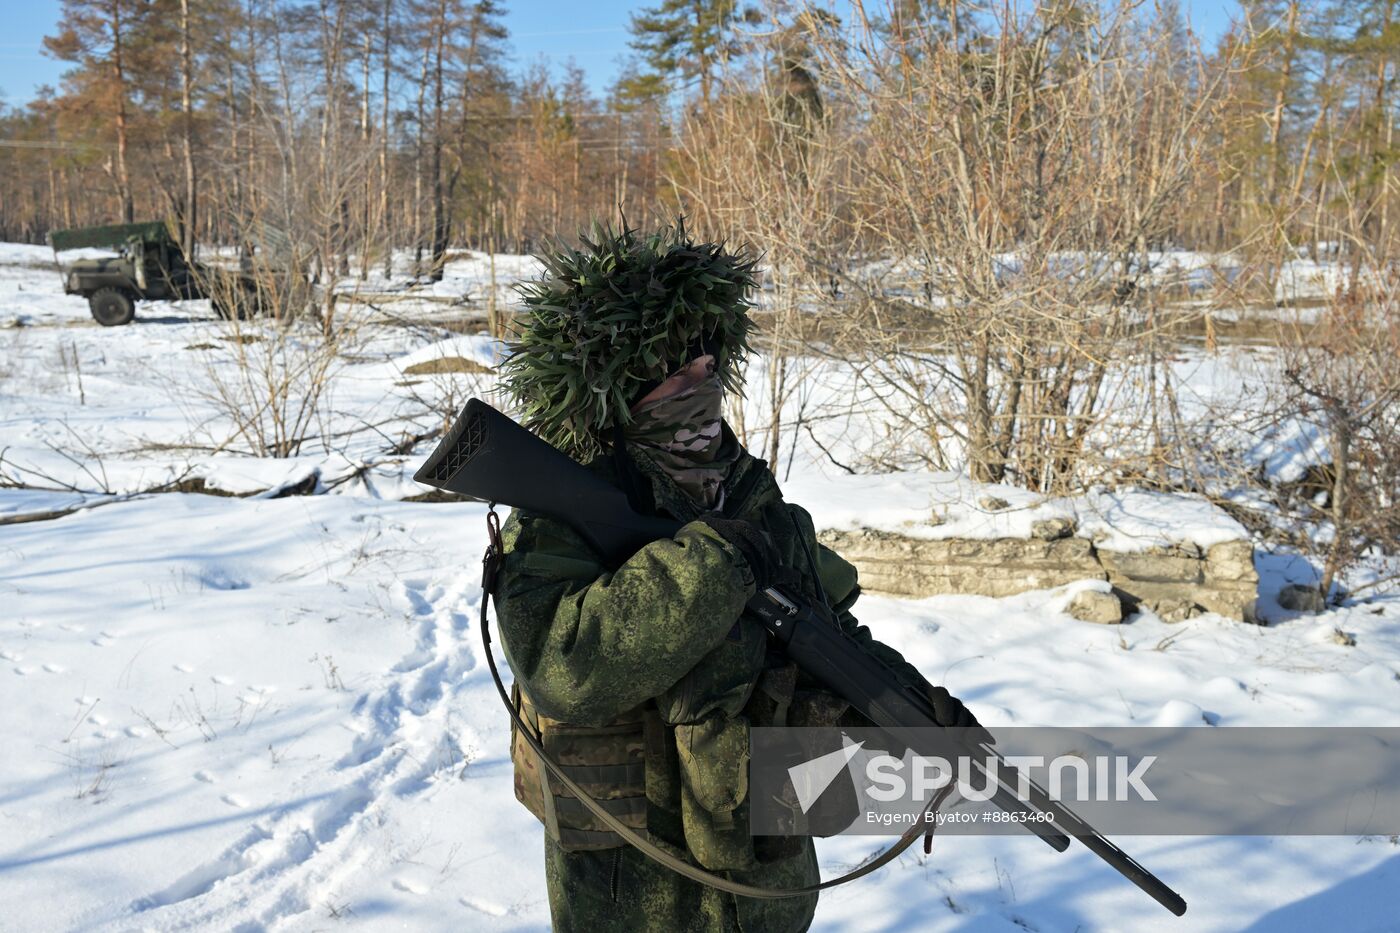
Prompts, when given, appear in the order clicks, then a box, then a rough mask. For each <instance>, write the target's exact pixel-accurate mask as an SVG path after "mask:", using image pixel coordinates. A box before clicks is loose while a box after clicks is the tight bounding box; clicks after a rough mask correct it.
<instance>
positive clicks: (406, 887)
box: [394, 878, 428, 894]
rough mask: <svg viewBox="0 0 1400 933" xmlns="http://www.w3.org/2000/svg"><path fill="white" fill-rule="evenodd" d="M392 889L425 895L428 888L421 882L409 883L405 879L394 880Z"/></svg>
mask: <svg viewBox="0 0 1400 933" xmlns="http://www.w3.org/2000/svg"><path fill="white" fill-rule="evenodd" d="M394 887H396V888H398V889H399V890H400V891H407V892H408V893H409V894H427V893H428V886H427V885H426V884H423V883H422V882H421V881H410V880H408V879H407V878H395V879H394Z"/></svg>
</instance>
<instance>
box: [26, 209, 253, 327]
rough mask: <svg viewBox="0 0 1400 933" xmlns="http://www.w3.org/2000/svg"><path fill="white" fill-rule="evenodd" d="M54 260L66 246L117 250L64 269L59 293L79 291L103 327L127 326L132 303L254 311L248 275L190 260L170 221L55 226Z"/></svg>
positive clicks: (224, 312)
mask: <svg viewBox="0 0 1400 933" xmlns="http://www.w3.org/2000/svg"><path fill="white" fill-rule="evenodd" d="M49 245H50V246H52V247H53V250H54V259H55V261H58V254H59V252H61V251H63V250H70V249H108V250H113V251H115V252H116V253H117V255H115V256H104V257H101V258H97V259H77V260H74V261H72V262H70V263H68V265H67V266H66V267H65V266H64V265H63V264H62V263H61V262H59V268H60V270H61V271H62V273H63V291H64V294H68V295H82V296H83V297H84V298H86V299H87V301H88V308H89V309H90V310H91V311H92V316H93V318H94V319H95V320H96V321H97V323H99V324H101V325H102V326H103V327H115V326H118V325H121V324H130V323H131V321H132V319H133V318H134V317H135V316H136V302H137V301H138V300H144V301H180V300H182V299H186V298H209V299H210V301H211V303H212V304H213V306H214V310H215V312H217V313H218V314H219V315H220V316H221V317H225V318H228V317H233V316H237V317H246V316H247V315H248V314H250V313H251V312H252V311H253V310H255V309H256V307H257V304H258V302H257V301H256V297H257V295H256V292H257V290H256V288H255V287H254V286H253V283H252V282H251V280H247V279H248V277H246V276H244V275H242V274H240V273H236V272H232V271H229V270H225V269H219V268H216V267H212V266H208V265H205V264H203V263H198V262H193V263H192V262H189V261H187V260H186V258H185V254H184V251H183V250H181V249H180V245H179V243H178V242H177V240H176V238H175V235H174V230H173V225H172V224H171V223H170V222H169V221H162V220H154V221H149V222H147V223H138V224H111V225H108V226H103V227H79V228H75V229H72V230H55V231H53V232H52V233H50V234H49Z"/></svg>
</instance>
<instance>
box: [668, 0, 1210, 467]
mask: <svg viewBox="0 0 1400 933" xmlns="http://www.w3.org/2000/svg"><path fill="white" fill-rule="evenodd" d="M990 6H994V7H995V8H990V7H984V5H981V4H959V5H957V6H956V8H951V9H950V19H949V21H948V24H947V26H946V28H942V27H937V26H935V25H934V24H932V23H906V24H905V28H902V29H901V30H899V31H897V32H896V33H893V34H891V33H889V32H888V31H885V32H879V31H877V30H876V29H875V28H874V27H873V26H872V25H871V22H870V20H869V19H867V18H866V15H865V11H864V8H863V6H862V5H860V4H857V5H856V13H857V18H858V20H859V21H860V22H862V23H863V25H864V31H863V32H862V33H861V34H859V35H858V36H857V37H856V39H855V41H854V42H847V41H846V40H844V39H843V38H842V37H841V36H840V35H839V34H838V33H836V32H835V31H834V30H831V29H827V28H823V25H822V23H821V22H820V21H819V20H815V19H805V20H804V19H802V18H799V19H798V21H797V25H796V26H793V27H790V28H788V29H787V30H784V31H782V32H779V33H777V34H776V36H777V37H776V38H773V39H771V40H770V41H771V42H772V43H773V47H774V51H773V53H772V55H771V56H770V59H769V68H768V69H767V71H766V72H765V75H766V77H764V78H763V80H762V81H761V82H759V83H758V84H757V85H755V86H754V88H753V89H752V90H751V91H750V92H748V94H747V95H745V94H742V93H740V94H735V95H731V96H730V98H729V104H728V106H729V107H730V112H725V111H724V110H722V109H720V108H722V107H723V106H724V105H725V102H724V101H723V100H722V101H721V102H720V104H718V105H715V106H712V107H711V108H709V109H708V110H705V111H703V112H702V113H701V114H700V115H699V116H698V117H696V118H695V119H694V120H693V121H692V126H691V127H690V128H689V133H690V138H691V139H692V140H693V143H691V144H688V145H687V147H686V149H685V154H686V155H687V156H688V157H689V160H690V163H689V165H688V166H687V165H686V164H685V163H684V162H682V168H683V169H686V168H688V169H689V171H688V172H685V173H684V179H683V180H684V181H685V182H686V184H687V185H688V186H687V187H682V186H678V187H681V190H682V193H683V194H685V195H687V196H688V197H689V198H690V199H691V201H693V202H694V203H695V204H697V205H702V206H703V211H704V212H705V214H706V215H707V216H711V215H712V216H713V217H714V218H715V219H716V220H717V221H718V222H720V223H721V224H723V225H724V229H728V230H737V231H739V232H740V234H741V235H742V236H745V237H749V238H751V239H752V240H753V241H754V242H755V243H757V244H758V245H760V246H762V247H763V248H764V249H765V250H766V253H767V257H768V271H767V275H768V276H769V278H770V281H769V283H768V289H767V292H766V298H767V299H768V303H769V304H770V305H771V306H772V307H773V309H774V315H773V320H772V322H771V326H770V333H771V335H772V337H773V353H774V366H773V368H772V372H771V373H770V382H772V383H773V384H774V385H775V386H778V387H779V388H782V386H783V385H784V383H783V377H784V369H783V367H782V359H783V358H784V356H785V354H786V352H787V351H785V349H784V342H783V338H784V337H785V336H786V335H787V334H788V333H790V332H792V331H794V330H795V331H797V332H798V333H799V334H801V332H802V331H803V330H804V329H805V330H806V331H808V333H810V332H811V326H810V324H808V323H805V322H804V321H803V318H802V316H800V315H799V314H797V311H798V310H799V309H802V308H804V307H806V308H811V307H815V306H817V305H818V304H824V305H827V306H828V307H829V308H830V309H833V310H839V311H842V312H844V317H845V325H846V326H844V327H838V326H837V324H836V323H834V321H833V318H832V316H831V315H828V316H826V319H825V320H824V321H823V324H822V327H823V328H824V330H823V331H822V332H821V333H820V334H819V335H815V336H817V337H818V339H819V341H820V343H821V344H822V346H823V347H824V348H826V349H828V350H829V351H831V352H839V353H840V354H841V355H842V356H843V357H844V358H845V359H846V360H847V361H848V362H849V363H850V365H851V366H852V368H853V369H854V370H855V371H856V372H858V373H859V374H860V378H861V379H862V381H863V387H864V390H865V393H866V394H867V395H868V396H869V397H870V398H872V399H874V400H875V402H876V405H877V406H882V407H883V408H884V409H885V413H886V414H887V415H888V416H889V417H888V420H889V421H890V422H891V423H892V424H894V425H896V426H897V427H898V428H899V430H896V431H895V432H894V433H893V434H891V435H890V437H889V439H888V444H889V445H890V446H891V449H887V450H882V451H879V450H877V451H871V456H872V458H873V459H877V460H880V461H883V462H885V463H887V464H894V465H897V464H899V463H901V462H903V463H908V462H910V461H912V462H915V463H924V464H927V465H931V466H935V467H947V466H951V465H955V464H956V463H963V464H966V466H967V468H968V469H969V471H970V472H971V474H972V475H973V476H974V477H975V478H977V479H979V480H984V481H1002V480H1010V481H1016V482H1020V483H1022V484H1025V485H1028V486H1030V487H1032V488H1038V489H1046V490H1059V489H1064V488H1066V487H1070V486H1074V485H1082V484H1083V483H1084V482H1086V481H1088V480H1090V479H1094V478H1098V477H1100V476H1102V475H1103V473H1104V471H1105V465H1104V464H1103V463H1102V462H1101V461H1100V460H1099V458H1098V456H1097V454H1098V451H1096V450H1095V447H1094V444H1095V439H1096V437H1100V436H1102V429H1103V428H1104V426H1105V425H1106V424H1107V423H1108V422H1109V421H1110V420H1111V421H1113V423H1114V425H1115V427H1117V426H1120V425H1121V426H1122V427H1124V428H1126V429H1130V430H1133V431H1136V432H1138V433H1139V434H1141V435H1142V436H1141V437H1140V438H1139V439H1138V440H1137V442H1136V447H1137V448H1138V449H1139V450H1145V451H1149V452H1151V451H1154V450H1156V449H1157V448H1160V447H1161V446H1163V445H1165V444H1167V443H1169V441H1170V438H1169V432H1168V431H1167V430H1166V425H1167V424H1168V423H1169V421H1170V415H1169V413H1165V412H1163V413H1161V415H1160V417H1158V411H1157V406H1161V405H1163V404H1164V403H1168V404H1169V394H1168V393H1165V392H1128V391H1126V390H1125V380H1124V379H1122V378H1121V374H1122V372H1123V371H1124V369H1125V368H1128V367H1145V368H1147V369H1149V370H1158V375H1157V376H1156V377H1155V378H1158V379H1162V378H1165V372H1164V370H1163V368H1162V357H1163V355H1164V354H1163V348H1162V347H1163V344H1162V341H1164V339H1165V337H1166V335H1167V334H1168V333H1169V332H1170V329H1171V328H1172V326H1173V325H1174V324H1175V323H1176V318H1177V315H1176V314H1175V313H1173V312H1171V311H1169V310H1168V309H1167V306H1166V305H1165V304H1164V303H1163V302H1162V301H1161V300H1160V297H1161V296H1160V294H1159V293H1158V290H1157V289H1156V288H1155V284H1156V279H1155V273H1156V269H1155V267H1154V264H1155V263H1156V262H1157V260H1158V258H1159V251H1160V250H1161V249H1162V248H1163V246H1164V245H1165V244H1166V243H1167V238H1168V234H1169V231H1170V230H1171V229H1172V228H1173V227H1172V224H1173V221H1174V220H1175V215H1174V211H1175V210H1176V209H1177V208H1178V205H1179V202H1180V199H1181V195H1182V193H1183V191H1184V190H1185V188H1186V186H1187V185H1188V183H1189V181H1190V180H1191V178H1192V174H1193V172H1194V171H1195V170H1196V168H1197V166H1198V163H1199V161H1200V160H1201V158H1202V145H1201V143H1200V139H1201V132H1200V131H1201V127H1202V125H1203V124H1205V123H1207V122H1208V121H1209V120H1210V119H1211V118H1212V115H1213V113H1214V112H1215V108H1216V106H1217V102H1216V100H1215V98H1214V96H1213V90H1214V86H1213V84H1212V83H1211V80H1210V79H1209V78H1208V77H1207V75H1206V72H1205V70H1204V66H1203V61H1202V59H1201V57H1200V55H1199V54H1198V53H1197V52H1195V51H1194V50H1191V49H1189V48H1181V47H1179V45H1177V44H1174V43H1173V42H1171V41H1169V39H1170V37H1169V36H1168V32H1167V30H1166V29H1165V28H1161V29H1158V28H1147V29H1142V28H1139V20H1138V19H1137V18H1136V17H1137V13H1138V12H1139V8H1140V6H1141V4H1139V3H1135V2H1129V0H1124V2H1119V3H1114V4H1110V5H1109V6H1108V8H1107V9H1106V10H1105V11H1104V12H1103V13H1102V14H1089V13H1084V12H1083V11H1082V10H1079V8H1077V7H1076V8H1075V9H1076V10H1079V12H1078V13H1074V12H1073V11H1070V10H1069V8H1067V7H1066V6H1065V5H1064V4H1052V3H1046V4H1039V5H1037V6H1036V7H1035V8H1034V9H1033V10H1031V12H1029V13H1027V14H1024V15H1022V14H1020V13H1017V12H1008V10H1009V8H1006V7H1002V6H1001V5H990ZM1072 13H1073V15H1071V14H1072ZM975 17H981V18H982V22H983V25H984V26H985V24H986V21H987V20H993V21H995V28H991V29H986V28H982V29H974V28H973V26H972V22H973V20H974V18H975ZM791 391H792V389H791V388H790V387H789V388H787V389H786V390H785V391H779V392H776V393H774V401H775V403H780V402H781V401H782V400H783V398H784V396H785V394H786V393H790V392H791ZM1153 429H1157V431H1158V436H1156V437H1153V436H1151V434H1150V433H1148V432H1151V431H1152V430H1153ZM774 434H776V431H770V436H769V438H768V442H769V445H770V447H769V453H770V456H771V455H772V454H774V453H775V444H776V442H775V439H774V436H773V435H774ZM1115 440H1116V441H1119V442H1121V440H1122V438H1116V439H1115ZM1136 472H1139V473H1144V472H1147V470H1145V469H1143V468H1142V467H1140V466H1139V467H1137V468H1136Z"/></svg>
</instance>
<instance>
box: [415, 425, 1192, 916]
mask: <svg viewBox="0 0 1400 933" xmlns="http://www.w3.org/2000/svg"><path fill="white" fill-rule="evenodd" d="M413 478H414V479H415V480H417V481H418V482H420V483H423V484H425V485H428V486H435V487H437V488H439V489H446V490H448V491H450V492H454V493H457V494H459V495H463V496H467V497H470V498H472V499H477V500H480V501H482V502H489V503H492V504H495V503H501V504H503V505H509V506H511V507H513V508H517V509H521V510H523V511H526V512H534V513H537V514H539V515H544V516H548V517H550V518H554V519H556V520H559V521H563V522H566V523H567V524H569V525H570V526H571V527H573V528H574V530H576V531H577V532H578V533H579V534H581V535H582V536H583V537H584V538H585V539H586V540H587V541H588V542H589V543H590V544H591V545H592V546H593V547H594V548H595V549H597V551H598V553H599V554H602V555H604V556H605V557H607V558H609V559H611V560H614V561H616V562H618V563H621V562H622V561H623V560H625V559H626V558H627V557H629V556H631V555H632V554H634V553H635V552H636V551H637V550H638V549H639V548H641V547H642V546H643V545H645V544H647V543H649V542H651V541H655V540H658V539H661V538H669V537H671V536H673V535H674V534H675V533H676V532H677V531H678V530H680V528H681V523H680V522H676V521H672V520H669V519H665V518H660V517H657V516H648V515H641V514H639V513H637V512H636V511H634V510H633V509H632V507H631V504H630V503H629V502H628V501H627V496H626V495H625V494H624V493H623V492H622V490H621V489H619V488H617V487H616V486H613V485H612V484H611V483H609V482H608V481H606V480H605V479H603V478H602V477H601V476H599V475H598V474H596V473H594V472H593V471H591V470H589V469H587V468H585V467H583V466H581V465H580V464H578V463H576V462H575V461H574V460H572V459H570V458H569V457H567V456H565V455H564V454H563V453H561V452H560V451H558V450H556V449H554V448H553V447H552V446H550V445H549V444H547V443H545V442H544V441H542V440H540V439H539V438H538V437H535V435H533V434H531V433H530V432H529V431H527V430H526V429H525V428H523V427H521V426H520V425H518V424H516V423H515V422H514V421H512V420H511V419H510V418H508V417H506V416H505V415H503V414H501V413H500V412H498V411H496V409H494V408H492V407H491V406H490V405H487V404H486V403H485V402H482V401H481V400H480V399H471V400H470V401H468V402H467V405H466V407H465V408H464V409H463V410H462V413H461V415H460V416H459V417H458V418H457V421H456V423H455V424H454V425H453V426H452V430H451V431H449V432H448V434H447V436H446V437H444V438H443V440H442V443H440V444H439V445H438V447H437V449H436V450H435V451H433V453H432V455H431V456H430V457H429V458H428V460H427V462H426V463H424V464H423V467H422V468H421V469H420V470H419V471H418V472H417V473H416V474H415V475H414V477H413ZM482 598H483V600H484V599H485V596H484V595H483V597H482ZM747 608H748V610H749V611H750V612H752V613H753V614H754V615H755V616H756V617H757V618H759V619H760V620H762V622H763V624H764V626H765V627H766V628H767V629H768V633H769V635H770V636H771V637H772V639H773V641H774V642H775V643H777V644H778V645H780V646H782V648H783V650H784V652H785V653H786V654H787V656H788V657H789V658H791V659H792V660H793V661H794V662H795V663H796V664H797V666H798V667H799V668H801V669H802V670H803V671H805V672H806V673H807V674H808V675H810V676H811V677H813V678H814V679H815V680H816V681H817V682H818V683H821V684H822V685H823V686H825V687H826V688H827V689H829V690H831V691H832V692H833V693H835V694H836V695H837V696H840V697H841V698H842V699H844V700H846V701H847V702H848V703H850V704H851V707H852V708H853V709H854V710H856V711H857V712H858V713H860V714H861V715H863V716H864V717H865V718H866V719H869V720H870V721H871V722H872V723H874V724H875V725H876V726H879V727H881V728H882V729H885V730H886V731H887V732H889V733H890V734H891V735H893V736H894V737H895V738H897V739H899V740H900V741H902V742H904V743H905V744H906V745H908V746H909V747H911V748H915V749H917V750H919V751H921V752H923V753H925V754H929V753H930V752H929V749H928V745H929V742H928V739H927V738H926V736H927V735H928V733H927V732H921V731H920V730H927V729H935V728H938V722H937V720H936V719H935V716H934V711H933V705H932V703H931V702H930V701H929V699H928V697H927V696H925V695H924V693H923V691H920V690H916V689H912V688H910V687H907V686H905V685H904V684H903V683H901V681H900V680H899V678H898V676H897V675H896V674H895V673H894V672H893V671H892V670H890V669H889V668H888V667H887V666H885V665H884V664H883V663H882V662H880V661H878V660H877V659H876V658H874V657H873V656H872V655H870V654H869V653H868V652H866V651H865V650H864V649H863V648H861V647H860V645H859V644H857V643H856V642H855V641H853V640H852V639H851V638H850V637H849V636H847V635H846V634H845V632H844V631H842V629H841V627H840V626H839V625H838V624H836V622H835V620H834V619H833V618H832V617H831V616H830V614H829V613H828V612H827V611H826V610H825V609H824V607H820V606H811V605H807V604H806V602H805V601H804V600H801V599H797V598H795V597H793V596H791V595H789V594H787V593H784V592H782V591H781V590H780V589H778V588H776V587H769V588H768V589H766V590H763V591H761V592H759V593H757V594H755V595H754V597H753V598H752V599H751V600H750V601H749V603H748V606H747ZM943 751H944V750H943V749H938V750H937V751H936V752H933V753H939V754H941V753H942V752H943ZM968 751H970V752H972V756H971V757H972V760H973V761H974V762H980V761H991V760H995V761H996V762H997V764H998V765H999V767H997V768H996V769H993V770H991V771H989V770H988V769H986V768H985V766H981V765H980V764H977V765H975V766H978V767H979V768H980V770H982V773H983V774H984V775H990V778H991V779H993V780H995V781H996V784H997V785H998V786H997V791H996V794H995V795H994V796H993V798H992V802H993V803H994V804H996V805H997V806H999V807H1000V808H1002V809H1003V810H1007V811H1009V812H1019V813H1024V812H1026V811H1027V810H1028V809H1033V810H1038V811H1040V813H1042V814H1045V815H1046V816H1048V817H1051V818H1052V819H1051V821H1050V822H1049V823H1046V822H1042V821H1041V820H1037V819H1029V820H1024V821H1022V825H1023V826H1024V827H1025V828H1027V829H1029V830H1031V831H1032V832H1034V833H1035V834H1036V835H1038V836H1040V838H1041V839H1043V840H1045V842H1047V843H1049V844H1050V845H1051V846H1053V847H1054V848H1056V849H1058V850H1060V851H1064V849H1066V848H1067V847H1068V846H1069V839H1068V838H1067V837H1066V835H1065V834H1068V835H1069V836H1073V837H1075V838H1076V839H1078V840H1079V841H1080V842H1081V843H1083V844H1084V846H1085V847H1086V848H1088V849H1089V850H1090V851H1091V852H1093V853H1094V854H1096V855H1098V856H1099V857H1100V858H1102V859H1103V860H1104V861H1105V862H1107V863H1108V864H1109V865H1111V866H1113V868H1114V869H1115V870H1117V871H1118V872H1119V873H1120V874H1121V875H1123V877H1125V878H1127V879H1128V880H1129V881H1131V882H1133V884H1135V885H1137V886H1138V887H1139V888H1141V889H1142V890H1143V891H1145V892H1147V894H1149V895H1150V896H1151V897H1152V898H1153V899H1154V900H1155V901H1157V903H1159V904H1161V905H1162V906H1163V907H1165V908H1167V910H1170V911H1171V912H1172V913H1174V914H1176V915H1177V916H1181V915H1182V914H1184V913H1185V912H1186V901H1185V900H1183V899H1182V897H1181V895H1179V894H1177V893H1176V892H1175V891H1173V890H1172V889H1171V888H1169V887H1167V885H1166V884H1164V883H1163V882H1162V881H1161V879H1159V878H1158V877H1157V876H1156V875H1154V874H1152V873H1151V872H1150V871H1148V870H1147V869H1146V868H1143V867H1142V866H1141V865H1139V864H1138V863H1137V862H1136V861H1134V860H1133V858H1132V857H1131V856H1129V855H1128V854H1127V853H1126V852H1124V851H1123V850H1122V849H1120V848H1118V847H1117V846H1116V845H1114V844H1113V843H1112V842H1110V841H1109V840H1107V839H1105V838H1104V837H1103V835H1102V834H1100V833H1099V831H1098V830H1096V829H1094V828H1093V827H1092V826H1090V825H1089V824H1088V823H1086V822H1084V821H1083V820H1082V819H1080V818H1079V817H1078V816H1076V815H1075V814H1074V812H1073V811H1071V810H1070V809H1068V808H1067V807H1065V806H1064V805H1063V804H1061V803H1059V802H1058V801H1055V800H1052V799H1051V798H1050V795H1049V794H1048V793H1047V792H1046V791H1045V790H1044V789H1043V788H1041V787H1040V786H1039V785H1038V784H1036V783H1035V782H1034V781H1029V782H1028V788H1027V789H1028V793H1027V796H1028V797H1029V800H1027V801H1022V800H1020V799H1019V798H1018V797H1016V796H1015V794H1014V793H1012V792H1011V790H1010V787H1009V786H1008V784H1007V783H1006V782H1005V781H1004V780H1002V779H1001V777H1000V776H1001V775H1004V774H1006V773H1008V770H1009V769H1007V768H1004V767H1000V766H1001V765H1005V761H1004V759H1002V758H1001V757H1000V755H998V753H997V752H996V751H995V749H993V748H992V747H991V746H990V745H987V744H980V743H979V744H977V745H976V746H975V747H973V748H971V749H968ZM1052 826H1053V827H1054V828H1051V827H1052ZM1056 829H1060V830H1063V831H1064V832H1063V833H1061V832H1057V831H1056Z"/></svg>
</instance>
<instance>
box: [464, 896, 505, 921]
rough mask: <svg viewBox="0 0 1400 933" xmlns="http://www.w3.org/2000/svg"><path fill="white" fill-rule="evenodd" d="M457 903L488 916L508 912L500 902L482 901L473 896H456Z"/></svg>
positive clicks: (497, 915)
mask: <svg viewBox="0 0 1400 933" xmlns="http://www.w3.org/2000/svg"><path fill="white" fill-rule="evenodd" d="M457 903H459V904H461V905H462V906H463V907H470V908H471V909H472V910H479V911H481V912H482V913H483V914H486V916H488V917H504V916H505V915H506V914H508V913H510V911H509V910H507V909H506V908H504V907H502V906H501V905H500V904H493V903H491V902H490V901H483V900H479V899H477V898H474V897H466V896H463V897H459V898H457Z"/></svg>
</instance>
